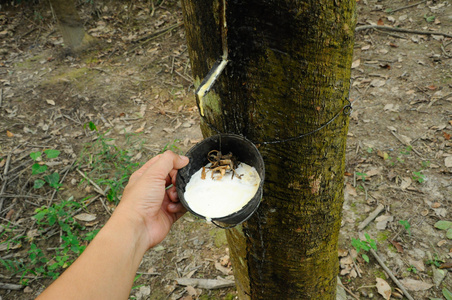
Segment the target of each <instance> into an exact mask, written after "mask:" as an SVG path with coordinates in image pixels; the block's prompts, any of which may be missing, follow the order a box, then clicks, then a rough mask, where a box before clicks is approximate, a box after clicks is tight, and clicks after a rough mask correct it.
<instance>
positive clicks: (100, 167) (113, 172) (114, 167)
mask: <svg viewBox="0 0 452 300" xmlns="http://www.w3.org/2000/svg"><path fill="white" fill-rule="evenodd" d="M84 128H85V129H86V128H88V129H90V130H91V131H93V132H94V133H95V134H96V135H97V139H96V140H95V141H94V142H93V143H91V144H87V145H86V146H85V148H84V149H83V151H82V155H81V159H80V160H79V165H88V167H89V169H90V171H88V172H86V173H87V175H88V177H90V178H91V179H93V180H94V181H95V182H96V183H97V184H98V185H99V186H102V185H105V186H107V187H109V189H108V193H107V199H108V200H109V201H110V202H113V203H115V204H118V203H119V195H120V194H121V193H122V191H123V189H124V187H125V186H126V184H127V182H128V181H129V177H130V175H132V173H133V172H134V171H135V170H137V169H138V168H139V167H140V166H141V165H142V164H141V163H139V162H135V160H137V159H134V157H133V156H132V153H133V151H134V150H138V151H139V150H141V147H142V143H141V142H137V141H136V140H132V139H133V138H134V137H135V136H136V135H132V134H128V135H126V145H128V147H127V149H125V148H122V147H118V146H116V145H115V144H114V143H115V140H114V139H111V138H108V137H107V136H106V135H107V133H108V131H107V132H106V133H100V132H99V130H98V128H97V126H96V125H95V124H94V123H93V122H89V123H87V124H85V125H84ZM132 145H133V146H132Z"/></svg>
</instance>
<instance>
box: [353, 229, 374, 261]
mask: <svg viewBox="0 0 452 300" xmlns="http://www.w3.org/2000/svg"><path fill="white" fill-rule="evenodd" d="M364 236H365V237H366V240H365V241H361V240H360V239H355V238H352V246H353V247H355V249H356V252H357V253H358V254H359V252H360V251H361V250H363V251H366V252H367V251H369V250H370V249H374V250H377V243H376V242H375V240H374V239H371V238H370V235H369V234H368V233H365V234H364ZM361 256H362V258H363V259H364V261H365V262H367V263H368V262H369V256H367V255H366V254H364V253H363V254H361Z"/></svg>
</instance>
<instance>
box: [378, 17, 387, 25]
mask: <svg viewBox="0 0 452 300" xmlns="http://www.w3.org/2000/svg"><path fill="white" fill-rule="evenodd" d="M384 24H385V23H384V22H383V20H382V19H381V18H380V19H378V21H377V25H378V26H383V25H384Z"/></svg>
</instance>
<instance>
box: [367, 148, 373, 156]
mask: <svg viewBox="0 0 452 300" xmlns="http://www.w3.org/2000/svg"><path fill="white" fill-rule="evenodd" d="M366 151H367V153H369V154H370V153H372V152H373V151H374V149H372V148H371V147H368V148H367V150H366Z"/></svg>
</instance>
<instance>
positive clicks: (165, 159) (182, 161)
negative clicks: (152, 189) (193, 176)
mask: <svg viewBox="0 0 452 300" xmlns="http://www.w3.org/2000/svg"><path fill="white" fill-rule="evenodd" d="M187 164H188V157H186V156H182V155H177V154H175V153H174V152H172V151H169V150H168V151H166V152H165V153H163V154H162V155H161V156H160V157H159V159H158V160H157V161H156V162H155V163H153V164H152V165H150V166H149V168H148V169H147V170H146V171H145V172H144V174H143V176H150V175H151V176H152V177H154V178H155V177H157V179H161V180H165V179H166V178H167V176H168V174H169V173H170V172H171V171H172V170H178V169H180V168H183V167H185V166H186V165H187Z"/></svg>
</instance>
